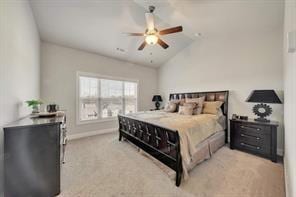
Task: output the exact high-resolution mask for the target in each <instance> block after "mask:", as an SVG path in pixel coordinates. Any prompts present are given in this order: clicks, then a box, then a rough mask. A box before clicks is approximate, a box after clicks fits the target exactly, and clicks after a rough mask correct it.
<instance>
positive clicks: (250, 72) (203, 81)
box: [158, 26, 283, 154]
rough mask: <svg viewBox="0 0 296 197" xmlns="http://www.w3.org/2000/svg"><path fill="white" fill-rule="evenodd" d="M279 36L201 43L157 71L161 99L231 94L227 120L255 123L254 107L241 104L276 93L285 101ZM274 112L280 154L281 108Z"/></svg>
mask: <svg viewBox="0 0 296 197" xmlns="http://www.w3.org/2000/svg"><path fill="white" fill-rule="evenodd" d="M282 30H283V28H282V26H279V27H278V28H277V29H271V30H270V31H262V30H260V29H258V30H257V31H255V33H254V32H253V33H252V31H251V30H250V32H245V34H235V32H234V33H233V34H231V35H228V36H224V35H223V34H221V35H215V36H208V37H207V36H204V37H202V38H201V39H199V40H197V41H195V42H194V43H193V44H192V45H190V46H189V47H187V48H186V49H184V50H183V51H181V52H180V53H179V54H177V55H176V56H175V57H173V58H172V59H171V60H170V61H168V62H167V63H166V64H165V65H163V66H162V67H161V68H160V69H159V76H158V78H159V90H160V93H161V94H162V95H163V96H165V97H166V98H167V96H168V94H169V93H170V92H194V91H211V90H213V91H216V90H230V98H229V114H230V115H232V114H233V113H235V114H239V115H247V116H249V117H254V115H253V113H252V106H253V104H251V103H246V102H245V100H246V99H247V97H248V95H249V94H250V92H251V91H252V90H253V89H275V90H277V91H278V93H279V95H280V97H281V98H283V97H282V94H283V76H282V73H283V55H282V54H283V52H282V49H283V46H282V43H283V41H282V36H283V35H282V34H283V33H282ZM266 32H268V33H266ZM282 100H283V99H282ZM272 108H273V114H272V116H271V119H273V120H277V121H279V122H280V123H281V126H280V128H279V132H278V153H279V154H282V153H283V129H282V123H283V105H272Z"/></svg>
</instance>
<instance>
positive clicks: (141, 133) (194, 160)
mask: <svg viewBox="0 0 296 197" xmlns="http://www.w3.org/2000/svg"><path fill="white" fill-rule="evenodd" d="M228 94H229V92H228V91H215V92H193V93H174V94H170V96H169V100H175V99H185V98H199V97H203V96H204V97H205V101H222V102H223V104H222V106H221V112H222V116H216V115H211V114H201V115H193V116H186V115H178V114H177V113H167V112H163V111H148V112H138V113H134V114H128V115H118V120H119V141H121V140H122V138H125V139H127V140H128V141H129V142H131V143H133V144H134V145H136V146H137V147H139V148H140V149H142V150H144V151H145V152H146V153H148V154H149V155H151V156H152V157H154V158H155V159H157V160H159V161H160V162H162V163H163V164H165V165H166V166H168V167H169V168H171V169H172V170H174V171H175V172H176V186H179V185H180V184H181V180H182V177H183V178H185V179H186V178H187V177H188V171H189V170H191V169H192V168H193V167H194V166H195V165H197V164H198V163H200V162H202V161H203V160H205V159H207V158H209V157H210V155H211V154H213V153H214V152H215V151H216V150H218V149H219V148H220V147H221V146H223V145H224V144H225V143H227V139H228V132H227V130H228V124H227V120H228ZM197 133H198V135H197Z"/></svg>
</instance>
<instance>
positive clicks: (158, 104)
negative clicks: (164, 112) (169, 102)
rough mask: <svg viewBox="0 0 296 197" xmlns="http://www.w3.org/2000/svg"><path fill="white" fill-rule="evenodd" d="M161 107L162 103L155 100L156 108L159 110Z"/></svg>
mask: <svg viewBox="0 0 296 197" xmlns="http://www.w3.org/2000/svg"><path fill="white" fill-rule="evenodd" d="M159 107H160V103H159V102H158V101H156V102H155V109H156V110H159Z"/></svg>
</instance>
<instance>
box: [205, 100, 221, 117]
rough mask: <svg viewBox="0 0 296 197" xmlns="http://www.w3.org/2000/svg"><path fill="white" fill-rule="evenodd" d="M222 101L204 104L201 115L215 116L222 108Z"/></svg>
mask: <svg viewBox="0 0 296 197" xmlns="http://www.w3.org/2000/svg"><path fill="white" fill-rule="evenodd" d="M222 104H223V102H222V101H211V102H204V107H203V112H202V113H203V114H214V115H217V114H218V112H219V108H220V107H221V106H222Z"/></svg>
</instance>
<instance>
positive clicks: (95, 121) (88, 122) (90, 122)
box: [76, 117, 117, 125]
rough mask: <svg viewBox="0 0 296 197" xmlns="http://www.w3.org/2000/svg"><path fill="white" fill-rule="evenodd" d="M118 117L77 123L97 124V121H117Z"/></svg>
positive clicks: (78, 122) (78, 123)
mask: <svg viewBox="0 0 296 197" xmlns="http://www.w3.org/2000/svg"><path fill="white" fill-rule="evenodd" d="M116 120H117V117H112V118H104V119H98V120H85V121H80V120H78V121H76V125H85V124H95V123H102V122H111V121H116Z"/></svg>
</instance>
